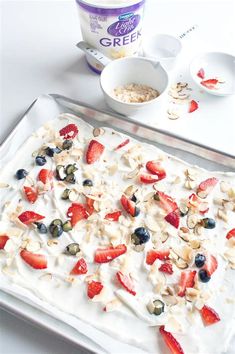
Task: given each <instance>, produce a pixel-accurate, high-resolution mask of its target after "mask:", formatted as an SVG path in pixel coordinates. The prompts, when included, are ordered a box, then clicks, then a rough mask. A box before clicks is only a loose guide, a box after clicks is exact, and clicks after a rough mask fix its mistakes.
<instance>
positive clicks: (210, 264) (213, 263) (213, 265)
mask: <svg viewBox="0 0 235 354" xmlns="http://www.w3.org/2000/svg"><path fill="white" fill-rule="evenodd" d="M217 268H218V262H217V259H216V258H215V257H214V256H212V254H209V253H207V254H206V263H205V265H204V267H203V268H202V269H205V270H206V271H207V274H208V275H210V276H211V275H212V274H213V273H214V272H215V271H216V269H217Z"/></svg>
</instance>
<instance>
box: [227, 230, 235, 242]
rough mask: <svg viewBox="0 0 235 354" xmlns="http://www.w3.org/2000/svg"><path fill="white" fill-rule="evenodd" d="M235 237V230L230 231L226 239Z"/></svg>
mask: <svg viewBox="0 0 235 354" xmlns="http://www.w3.org/2000/svg"><path fill="white" fill-rule="evenodd" d="M232 237H235V229H232V230H230V231H229V232H228V233H227V235H226V238H227V239H228V240H229V239H230V238H232Z"/></svg>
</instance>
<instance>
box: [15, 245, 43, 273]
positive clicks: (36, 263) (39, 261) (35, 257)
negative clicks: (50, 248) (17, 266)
mask: <svg viewBox="0 0 235 354" xmlns="http://www.w3.org/2000/svg"><path fill="white" fill-rule="evenodd" d="M20 256H21V258H22V259H23V260H24V261H25V262H26V263H27V264H28V265H30V266H31V267H32V268H34V269H45V268H47V259H46V257H45V256H44V255H43V254H36V253H32V252H29V251H26V250H22V251H21V252H20Z"/></svg>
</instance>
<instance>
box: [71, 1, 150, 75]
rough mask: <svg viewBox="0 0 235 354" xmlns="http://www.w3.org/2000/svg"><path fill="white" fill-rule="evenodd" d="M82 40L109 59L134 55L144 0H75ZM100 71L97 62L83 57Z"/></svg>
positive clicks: (136, 50) (139, 43)
mask: <svg viewBox="0 0 235 354" xmlns="http://www.w3.org/2000/svg"><path fill="white" fill-rule="evenodd" d="M76 2H77V5H78V9H79V17H80V24H81V31H82V36H83V39H84V41H85V42H87V43H88V44H89V45H90V46H92V47H95V48H96V49H98V50H99V51H100V52H101V53H103V54H104V55H106V56H107V57H109V58H110V59H117V58H121V57H125V56H132V55H137V54H138V52H139V49H140V45H141V37H142V22H143V9H144V3H145V0H99V1H98V0H76ZM86 58H87V61H88V64H89V65H90V66H91V67H92V69H94V70H95V71H96V72H97V71H98V72H100V71H101V68H99V64H98V63H97V62H96V61H95V60H92V59H91V58H90V57H88V56H87V57H86Z"/></svg>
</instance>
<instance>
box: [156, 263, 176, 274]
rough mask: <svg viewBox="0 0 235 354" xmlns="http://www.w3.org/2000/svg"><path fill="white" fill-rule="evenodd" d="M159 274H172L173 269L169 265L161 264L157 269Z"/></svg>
mask: <svg viewBox="0 0 235 354" xmlns="http://www.w3.org/2000/svg"><path fill="white" fill-rule="evenodd" d="M158 270H160V272H163V273H167V274H173V268H172V264H171V263H163V264H161V266H160V267H159V268H158Z"/></svg>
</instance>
